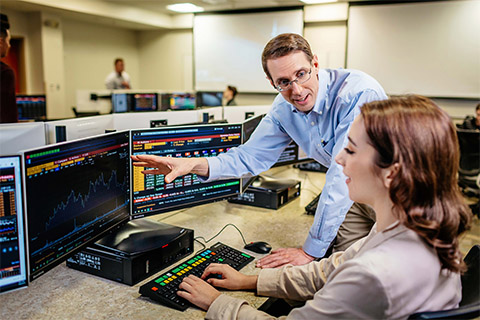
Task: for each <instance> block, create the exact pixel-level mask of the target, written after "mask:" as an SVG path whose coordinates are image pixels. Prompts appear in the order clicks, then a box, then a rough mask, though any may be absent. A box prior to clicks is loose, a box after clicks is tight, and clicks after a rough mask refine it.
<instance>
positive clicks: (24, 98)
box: [16, 94, 47, 120]
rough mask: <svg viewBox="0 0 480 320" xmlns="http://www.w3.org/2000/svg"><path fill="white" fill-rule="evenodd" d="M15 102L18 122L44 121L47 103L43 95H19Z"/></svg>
mask: <svg viewBox="0 0 480 320" xmlns="http://www.w3.org/2000/svg"><path fill="white" fill-rule="evenodd" d="M16 100H17V109H18V119H19V120H45V118H46V117H47V103H46V97H45V95H44V94H38V95H24V94H21V95H20V94H19V95H17V97H16Z"/></svg>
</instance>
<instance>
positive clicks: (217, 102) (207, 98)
mask: <svg viewBox="0 0 480 320" xmlns="http://www.w3.org/2000/svg"><path fill="white" fill-rule="evenodd" d="M222 99H223V92H221V91H217V92H197V107H218V106H222Z"/></svg>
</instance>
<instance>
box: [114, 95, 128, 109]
mask: <svg viewBox="0 0 480 320" xmlns="http://www.w3.org/2000/svg"><path fill="white" fill-rule="evenodd" d="M130 98H131V96H129V95H128V94H127V93H112V111H113V113H123V112H128V111H130V108H131V101H130V100H131V99H130Z"/></svg>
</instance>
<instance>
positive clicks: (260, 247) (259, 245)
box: [244, 241, 272, 253]
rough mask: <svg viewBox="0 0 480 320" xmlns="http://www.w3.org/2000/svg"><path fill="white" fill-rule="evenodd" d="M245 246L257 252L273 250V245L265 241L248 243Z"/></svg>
mask: <svg viewBox="0 0 480 320" xmlns="http://www.w3.org/2000/svg"><path fill="white" fill-rule="evenodd" d="M244 248H245V249H247V250H250V251H253V252H256V253H269V252H270V250H272V246H271V245H269V244H268V243H266V242H264V241H257V242H250V243H247V244H246V245H245V247H244Z"/></svg>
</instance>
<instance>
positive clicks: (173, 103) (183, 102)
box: [170, 93, 195, 110]
mask: <svg viewBox="0 0 480 320" xmlns="http://www.w3.org/2000/svg"><path fill="white" fill-rule="evenodd" d="M170 109H172V110H189V109H195V94H193V93H172V94H171V95H170Z"/></svg>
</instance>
